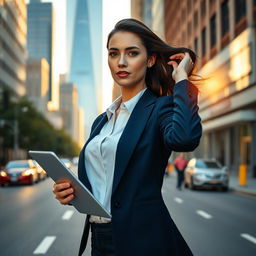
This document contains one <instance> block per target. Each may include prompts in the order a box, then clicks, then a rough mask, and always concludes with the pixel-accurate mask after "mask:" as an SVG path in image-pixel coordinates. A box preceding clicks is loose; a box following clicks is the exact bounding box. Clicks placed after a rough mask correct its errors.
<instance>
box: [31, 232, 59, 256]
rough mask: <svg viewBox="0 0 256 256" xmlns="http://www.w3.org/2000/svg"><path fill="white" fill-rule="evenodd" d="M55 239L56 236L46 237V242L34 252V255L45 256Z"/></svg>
mask: <svg viewBox="0 0 256 256" xmlns="http://www.w3.org/2000/svg"><path fill="white" fill-rule="evenodd" d="M55 239H56V236H46V237H45V238H44V240H43V241H42V242H41V243H40V244H39V245H38V246H37V248H36V249H35V250H34V252H33V254H45V253H46V252H47V251H48V249H49V248H50V246H51V245H52V243H53V242H54V240H55Z"/></svg>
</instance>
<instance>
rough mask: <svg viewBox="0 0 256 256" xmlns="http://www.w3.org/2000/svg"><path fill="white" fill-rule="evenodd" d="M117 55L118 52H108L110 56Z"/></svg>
mask: <svg viewBox="0 0 256 256" xmlns="http://www.w3.org/2000/svg"><path fill="white" fill-rule="evenodd" d="M116 55H117V53H116V52H109V53H108V56H110V57H115V56H116Z"/></svg>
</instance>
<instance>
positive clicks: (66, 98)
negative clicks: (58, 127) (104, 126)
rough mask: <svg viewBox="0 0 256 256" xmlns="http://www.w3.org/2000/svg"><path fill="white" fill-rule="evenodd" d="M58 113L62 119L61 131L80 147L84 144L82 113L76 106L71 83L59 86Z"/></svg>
mask: <svg viewBox="0 0 256 256" xmlns="http://www.w3.org/2000/svg"><path fill="white" fill-rule="evenodd" d="M60 112H61V115H62V119H63V129H64V130H66V131H67V133H68V134H69V135H70V137H71V138H72V139H73V140H74V141H76V142H77V143H78V144H79V145H80V146H82V145H83V143H84V127H83V124H84V123H83V121H84V120H83V119H84V118H83V117H82V115H84V113H83V111H82V110H81V109H80V108H79V106H78V92H77V87H76V85H75V84H73V83H62V84H61V85H60ZM81 127H82V128H81Z"/></svg>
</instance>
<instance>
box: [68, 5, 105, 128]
mask: <svg viewBox="0 0 256 256" xmlns="http://www.w3.org/2000/svg"><path fill="white" fill-rule="evenodd" d="M97 2H99V1H97ZM97 12H100V9H96V13H97ZM92 17H93V15H92ZM91 21H92V20H89V7H88V1H86V0H74V1H68V2H67V38H68V43H67V47H68V50H67V51H68V56H67V57H68V71H67V73H68V77H67V79H68V81H70V82H72V83H75V84H76V85H77V89H78V98H79V105H80V106H81V107H82V108H83V109H84V113H85V130H86V131H87V132H88V131H89V129H90V125H91V122H92V120H93V119H94V118H95V117H96V115H97V114H98V108H97V96H96V85H95V79H94V70H93V60H92V44H91V40H92V38H91V33H90V32H91V31H90V29H91ZM94 36H95V37H97V35H94ZM99 63H100V61H99ZM100 75H101V64H100V65H99V76H100Z"/></svg>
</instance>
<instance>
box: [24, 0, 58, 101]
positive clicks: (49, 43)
mask: <svg viewBox="0 0 256 256" xmlns="http://www.w3.org/2000/svg"><path fill="white" fill-rule="evenodd" d="M27 24H28V32H27V42H28V44H27V49H28V54H29V57H32V58H34V59H37V60H41V59H42V58H45V59H46V60H47V62H48V63H49V66H50V72H49V73H50V74H49V76H50V77H49V81H50V82H49V100H53V84H54V83H53V66H52V64H53V50H54V37H53V34H54V31H53V28H54V15H53V6H52V3H41V2H40V1H38V0H31V1H30V3H29V4H28V5H27Z"/></svg>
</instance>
